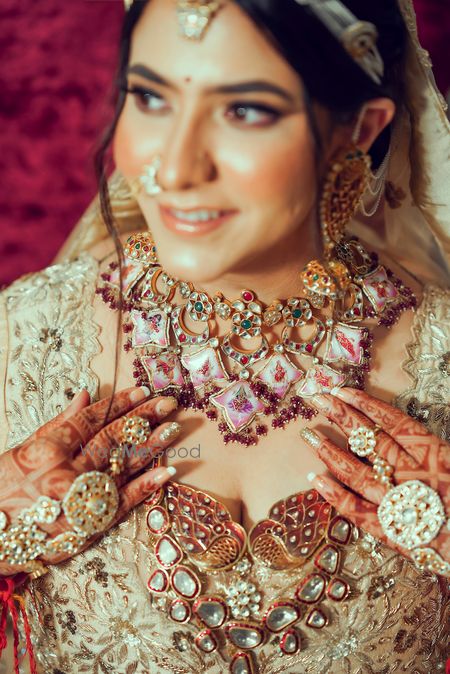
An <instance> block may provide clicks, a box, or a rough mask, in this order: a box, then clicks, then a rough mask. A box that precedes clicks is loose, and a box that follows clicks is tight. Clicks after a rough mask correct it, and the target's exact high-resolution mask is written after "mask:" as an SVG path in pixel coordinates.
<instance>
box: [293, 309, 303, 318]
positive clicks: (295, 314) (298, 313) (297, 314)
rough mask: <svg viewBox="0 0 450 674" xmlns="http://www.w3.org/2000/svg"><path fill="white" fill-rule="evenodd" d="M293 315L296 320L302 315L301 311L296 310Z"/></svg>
mask: <svg viewBox="0 0 450 674" xmlns="http://www.w3.org/2000/svg"><path fill="white" fill-rule="evenodd" d="M292 315H293V317H294V318H300V316H301V315H302V311H301V309H294V311H293V312H292Z"/></svg>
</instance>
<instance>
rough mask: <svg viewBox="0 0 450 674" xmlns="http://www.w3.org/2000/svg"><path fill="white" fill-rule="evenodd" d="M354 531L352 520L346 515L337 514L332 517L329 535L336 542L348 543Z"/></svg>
mask: <svg viewBox="0 0 450 674" xmlns="http://www.w3.org/2000/svg"><path fill="white" fill-rule="evenodd" d="M351 533H352V529H351V526H350V522H348V521H347V520H346V519H345V518H344V517H340V516H337V517H335V518H333V519H332V521H331V522H330V526H329V527H328V536H329V538H330V539H331V540H332V541H334V542H335V543H340V544H341V545H346V544H347V543H348V542H349V540H350V536H351Z"/></svg>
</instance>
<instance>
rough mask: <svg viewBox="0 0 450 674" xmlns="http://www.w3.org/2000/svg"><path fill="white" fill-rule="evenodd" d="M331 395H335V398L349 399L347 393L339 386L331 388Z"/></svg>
mask: <svg viewBox="0 0 450 674" xmlns="http://www.w3.org/2000/svg"><path fill="white" fill-rule="evenodd" d="M330 393H331V395H333V396H336V398H340V399H341V400H345V401H349V400H350V398H351V396H350V395H349V394H348V392H347V391H343V390H342V388H341V387H340V386H335V387H334V388H332V389H331V391H330Z"/></svg>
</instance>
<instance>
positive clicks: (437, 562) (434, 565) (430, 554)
mask: <svg viewBox="0 0 450 674" xmlns="http://www.w3.org/2000/svg"><path fill="white" fill-rule="evenodd" d="M411 558H412V560H413V561H414V562H415V564H416V566H417V567H418V568H419V569H420V570H421V571H432V572H433V573H436V574H437V575H440V576H447V577H450V564H449V563H448V562H446V561H445V559H442V557H441V556H440V555H439V554H438V553H437V552H436V550H434V549H433V548H416V549H415V550H413V551H412V552H411Z"/></svg>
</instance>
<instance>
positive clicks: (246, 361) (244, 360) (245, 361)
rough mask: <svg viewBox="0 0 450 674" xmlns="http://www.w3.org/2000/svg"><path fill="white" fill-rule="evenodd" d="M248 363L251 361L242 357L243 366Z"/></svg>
mask: <svg viewBox="0 0 450 674" xmlns="http://www.w3.org/2000/svg"><path fill="white" fill-rule="evenodd" d="M248 361H249V359H248V358H247V356H242V358H241V363H242V364H243V365H246V364H247V363H248Z"/></svg>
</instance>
